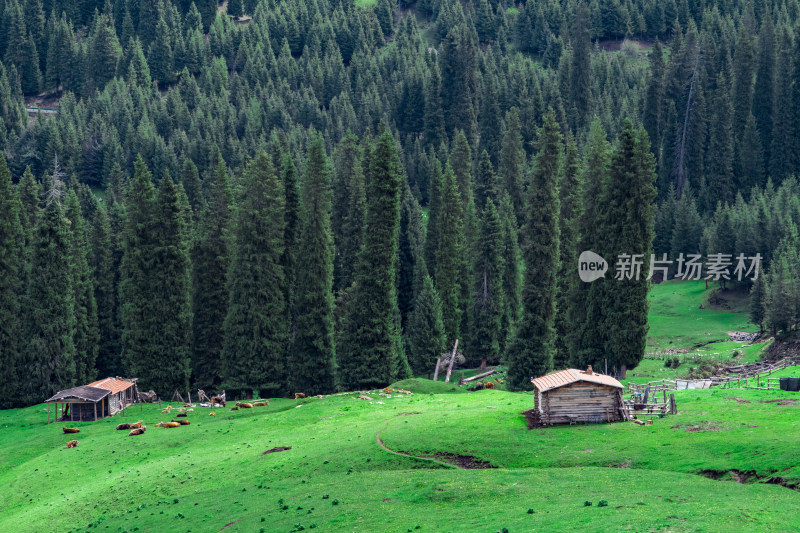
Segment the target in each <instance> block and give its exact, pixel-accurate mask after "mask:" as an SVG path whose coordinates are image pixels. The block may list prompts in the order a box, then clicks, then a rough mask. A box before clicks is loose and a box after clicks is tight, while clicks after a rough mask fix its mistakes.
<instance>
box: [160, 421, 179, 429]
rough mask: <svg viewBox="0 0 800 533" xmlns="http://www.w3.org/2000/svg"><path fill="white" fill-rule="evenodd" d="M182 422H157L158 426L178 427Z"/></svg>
mask: <svg viewBox="0 0 800 533" xmlns="http://www.w3.org/2000/svg"><path fill="white" fill-rule="evenodd" d="M180 426H181V423H180V422H159V423H158V424H156V427H157V428H177V427H180Z"/></svg>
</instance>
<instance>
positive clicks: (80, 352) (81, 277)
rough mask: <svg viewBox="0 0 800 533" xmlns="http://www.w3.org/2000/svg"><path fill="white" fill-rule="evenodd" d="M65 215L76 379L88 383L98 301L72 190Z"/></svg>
mask: <svg viewBox="0 0 800 533" xmlns="http://www.w3.org/2000/svg"><path fill="white" fill-rule="evenodd" d="M65 207H66V209H65V212H64V216H65V217H66V218H67V220H68V221H69V231H70V264H71V266H72V283H73V292H74V295H75V299H74V304H75V310H74V314H75V336H74V341H73V342H74V344H75V379H76V381H77V382H78V383H89V382H92V381H94V380H95V379H96V378H97V369H96V368H95V362H96V361H97V352H98V347H99V346H98V344H99V341H100V331H99V326H98V322H97V302H96V300H95V296H94V282H93V279H92V271H91V269H90V268H89V252H90V249H89V242H88V235H87V228H86V221H85V220H84V218H83V214H82V211H81V206H80V204H79V203H78V196H77V195H76V194H75V190H74V189H73V190H71V191H70V192H69V194H68V195H67V201H66V206H65Z"/></svg>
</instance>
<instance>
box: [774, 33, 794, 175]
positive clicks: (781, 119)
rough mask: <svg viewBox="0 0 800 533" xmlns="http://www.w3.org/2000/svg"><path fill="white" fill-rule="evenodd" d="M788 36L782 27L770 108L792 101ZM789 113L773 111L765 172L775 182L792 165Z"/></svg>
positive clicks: (790, 44) (789, 36)
mask: <svg viewBox="0 0 800 533" xmlns="http://www.w3.org/2000/svg"><path fill="white" fill-rule="evenodd" d="M792 52H793V47H792V38H791V34H790V30H789V29H788V28H785V27H784V28H783V30H782V31H781V36H780V39H779V40H778V60H777V63H776V68H775V72H776V77H775V87H774V92H773V108H774V109H781V108H782V106H785V105H786V104H788V103H789V102H791V101H792V77H791V74H792ZM791 120H792V117H791V114H790V113H776V114H775V116H774V117H773V124H772V146H771V147H770V150H769V158H770V159H769V175H770V177H771V178H772V179H773V180H775V182H776V183H780V182H781V181H783V179H784V178H785V177H787V176H788V175H789V174H790V173H791V171H792V168H793V166H794V165H793V160H794V159H795V157H797V156H796V154H795V153H794V149H795V140H794V138H793V137H792V134H793V133H794V128H793V125H792V122H791Z"/></svg>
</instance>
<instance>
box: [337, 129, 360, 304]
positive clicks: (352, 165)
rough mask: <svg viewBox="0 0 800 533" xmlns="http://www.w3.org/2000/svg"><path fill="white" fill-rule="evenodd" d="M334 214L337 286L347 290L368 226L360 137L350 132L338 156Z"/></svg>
mask: <svg viewBox="0 0 800 533" xmlns="http://www.w3.org/2000/svg"><path fill="white" fill-rule="evenodd" d="M334 165H335V171H334V177H333V196H334V197H333V212H332V215H331V227H332V229H333V243H334V245H335V247H336V257H335V259H334V262H333V287H334V289H335V290H341V289H346V288H347V287H349V286H350V284H352V283H353V270H354V267H355V264H354V263H355V261H356V258H357V256H358V251H359V250H360V244H361V242H360V240H361V231H362V226H363V224H364V214H363V209H364V202H365V197H364V194H365V193H364V171H363V169H362V166H361V150H360V148H359V146H358V138H357V137H356V136H355V135H353V134H352V133H349V132H348V134H347V135H345V137H344V138H343V139H342V140H341V141H340V142H339V144H338V146H337V147H336V152H335V153H334Z"/></svg>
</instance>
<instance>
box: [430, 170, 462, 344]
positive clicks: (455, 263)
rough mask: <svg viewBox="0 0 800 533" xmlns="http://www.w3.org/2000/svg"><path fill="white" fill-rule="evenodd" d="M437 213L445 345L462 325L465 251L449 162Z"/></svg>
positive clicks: (438, 280)
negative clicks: (463, 260) (462, 274)
mask: <svg viewBox="0 0 800 533" xmlns="http://www.w3.org/2000/svg"><path fill="white" fill-rule="evenodd" d="M438 192H439V193H441V194H440V199H439V201H438V206H439V213H438V214H437V218H438V220H437V224H438V228H437V229H438V235H437V246H436V252H435V253H434V258H435V261H436V262H435V273H436V276H435V282H436V290H437V291H438V292H439V297H440V298H441V300H442V320H443V321H444V331H445V341H446V344H449V343H450V342H455V340H456V339H458V338H459V334H460V325H461V313H462V310H461V305H460V304H461V283H462V278H461V272H462V264H461V263H462V255H463V250H464V220H463V214H462V212H463V210H462V203H461V193H460V192H459V188H458V183H457V182H456V176H455V174H454V173H453V168H452V167H451V166H450V163H449V162H448V163H447V165H446V166H445V170H444V174H443V175H442V178H441V183H440V188H439V191H438Z"/></svg>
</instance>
